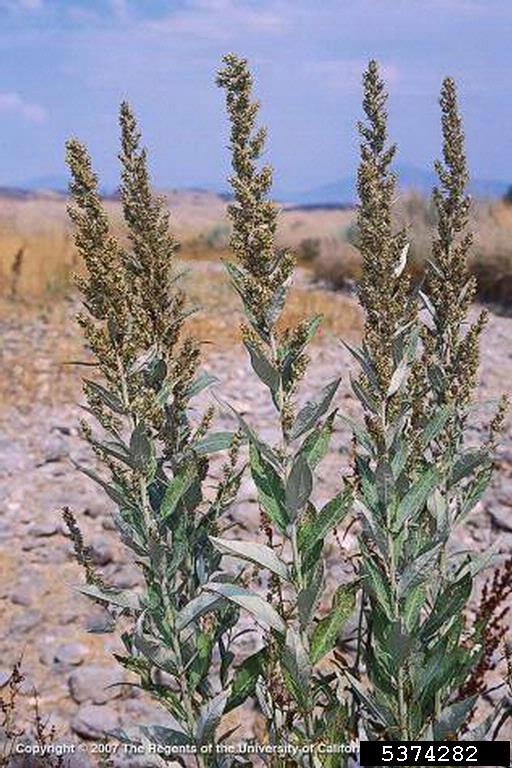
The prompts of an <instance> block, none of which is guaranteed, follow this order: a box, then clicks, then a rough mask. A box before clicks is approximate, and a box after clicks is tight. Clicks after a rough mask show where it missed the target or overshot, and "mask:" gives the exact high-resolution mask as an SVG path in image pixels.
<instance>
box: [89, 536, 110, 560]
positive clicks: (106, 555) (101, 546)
mask: <svg viewBox="0 0 512 768" xmlns="http://www.w3.org/2000/svg"><path fill="white" fill-rule="evenodd" d="M89 553H90V556H91V560H92V562H93V563H94V565H107V563H111V562H112V560H113V559H114V550H113V549H112V547H111V546H110V545H109V544H108V543H107V542H106V541H105V539H103V538H102V537H101V536H96V537H94V538H93V539H92V541H91V544H90V548H89Z"/></svg>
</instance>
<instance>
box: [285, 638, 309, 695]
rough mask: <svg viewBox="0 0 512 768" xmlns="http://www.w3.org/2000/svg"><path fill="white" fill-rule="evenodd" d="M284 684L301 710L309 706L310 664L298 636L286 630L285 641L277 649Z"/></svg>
mask: <svg viewBox="0 0 512 768" xmlns="http://www.w3.org/2000/svg"><path fill="white" fill-rule="evenodd" d="M279 650H280V653H279V657H280V661H281V667H282V669H283V673H284V679H285V684H286V686H287V688H288V690H289V691H290V693H291V694H292V696H293V698H294V699H295V701H296V702H297V703H298V704H299V706H300V707H301V709H308V708H309V706H310V702H309V696H310V689H311V662H310V660H309V657H308V654H307V652H306V649H305V648H304V644H303V642H302V640H301V638H300V636H299V635H298V634H297V633H296V632H293V630H290V629H289V630H288V632H287V633H286V639H285V642H284V643H283V644H281V645H280V647H279Z"/></svg>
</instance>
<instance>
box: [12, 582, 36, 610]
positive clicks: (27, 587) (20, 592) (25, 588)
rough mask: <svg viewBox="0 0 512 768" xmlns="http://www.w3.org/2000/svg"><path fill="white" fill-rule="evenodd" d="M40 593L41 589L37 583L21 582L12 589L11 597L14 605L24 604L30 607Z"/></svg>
mask: <svg viewBox="0 0 512 768" xmlns="http://www.w3.org/2000/svg"><path fill="white" fill-rule="evenodd" d="M38 594H39V590H38V589H37V586H36V584H34V583H30V582H21V583H20V584H18V586H16V587H14V589H13V590H12V591H11V593H10V594H9V599H10V601H11V603H14V605H23V606H24V607H25V608H28V606H29V605H32V603H33V602H34V600H35V599H36V598H37V596H38Z"/></svg>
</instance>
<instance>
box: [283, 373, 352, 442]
mask: <svg viewBox="0 0 512 768" xmlns="http://www.w3.org/2000/svg"><path fill="white" fill-rule="evenodd" d="M340 381H341V379H335V380H334V381H331V383H330V384H327V386H326V387H324V389H322V391H321V392H320V395H319V397H318V399H317V400H310V401H309V402H308V403H306V405H305V406H304V407H303V408H301V410H300V411H299V413H298V414H297V418H296V419H295V422H294V424H293V427H292V428H291V430H290V439H291V440H295V439H296V438H297V437H300V436H301V435H303V434H304V432H307V431H308V430H309V429H311V428H312V427H314V426H315V424H316V423H317V421H318V420H319V419H320V418H321V417H322V416H323V415H324V413H325V412H326V411H327V409H328V408H329V406H330V404H331V402H332V399H333V397H334V395H335V394H336V390H337V389H338V387H339V385H340Z"/></svg>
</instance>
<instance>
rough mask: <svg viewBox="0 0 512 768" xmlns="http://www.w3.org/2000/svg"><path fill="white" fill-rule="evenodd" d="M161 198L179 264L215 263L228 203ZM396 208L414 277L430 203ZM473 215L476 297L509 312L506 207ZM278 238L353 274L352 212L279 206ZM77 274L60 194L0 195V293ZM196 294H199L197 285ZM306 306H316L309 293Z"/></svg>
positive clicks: (39, 292)
mask: <svg viewBox="0 0 512 768" xmlns="http://www.w3.org/2000/svg"><path fill="white" fill-rule="evenodd" d="M166 196H167V199H168V202H169V207H170V210H171V212H172V222H173V228H174V231H175V233H176V236H177V238H178V240H179V242H180V244H181V257H182V258H183V259H185V260H190V261H197V260H200V261H201V262H204V261H212V262H220V261H221V259H222V258H224V257H226V256H228V253H229V252H228V241H229V227H228V225H227V221H226V202H225V201H224V200H223V199H222V198H221V197H220V196H218V195H215V194H213V193H209V192H203V191H179V192H170V193H167V195H166ZM107 208H108V210H109V213H110V216H111V221H112V226H113V229H114V231H115V232H116V233H117V234H119V235H120V236H121V237H122V230H121V229H120V222H121V210H120V203H119V202H117V201H115V200H109V201H108V202H107ZM397 211H398V213H397V216H398V219H399V221H400V222H401V223H402V224H404V226H406V227H407V229H408V230H409V232H410V241H411V249H410V263H411V268H412V269H413V271H414V272H415V273H416V274H418V275H419V274H421V272H422V270H423V268H424V265H425V263H426V260H427V259H428V258H429V250H430V242H431V234H432V230H433V226H434V219H433V214H432V210H431V207H430V204H429V203H428V201H426V200H425V199H424V198H422V197H420V196H419V195H416V194H414V193H409V194H408V195H405V196H403V197H402V198H401V199H400V200H399V201H398V205H397ZM472 218H473V230H474V232H475V239H474V246H473V255H472V261H471V264H472V269H473V271H474V273H475V274H476V276H477V278H478V282H479V298H480V299H481V300H483V301H487V302H491V303H495V304H497V305H499V306H500V308H501V309H508V308H509V307H510V306H511V304H512V206H511V205H507V204H505V203H503V202H498V201H495V202H475V203H474V205H473V209H472ZM279 241H280V244H281V245H282V246H283V247H289V248H292V249H294V250H295V251H296V252H297V254H298V257H299V261H300V262H301V263H302V265H303V266H304V267H305V268H307V269H309V270H311V271H312V274H313V276H314V277H315V278H317V279H318V280H319V281H321V282H322V283H324V284H328V285H329V286H330V287H333V288H338V289H344V288H346V287H349V286H350V285H351V284H352V283H353V281H354V280H356V279H357V277H358V274H359V258H358V253H357V250H356V249H355V248H354V247H353V246H354V244H355V243H356V242H357V231H356V229H355V225H354V211H352V210H350V209H347V210H333V209H325V210H323V209H309V210H308V209H297V208H287V207H284V209H283V213H282V215H281V218H280V224H279ZM79 269H80V264H79V263H78V262H77V258H76V254H75V251H74V247H73V243H72V236H71V232H70V227H69V223H68V219H67V214H66V200H65V199H64V198H63V197H62V196H59V195H55V194H46V195H38V196H36V195H34V196H29V197H26V198H10V197H1V196H0V296H2V297H4V298H6V297H8V298H9V297H10V298H15V299H17V300H20V301H22V302H25V303H26V302H28V303H31V304H32V303H34V302H36V303H41V302H43V303H45V304H46V303H47V300H48V299H50V300H51V299H53V298H55V297H58V296H62V295H66V293H68V292H69V291H68V289H69V286H70V278H71V275H72V273H73V272H74V271H76V270H79ZM196 272H197V270H196ZM199 282H200V278H199ZM198 290H199V292H200V293H201V290H200V286H199V288H198ZM222 290H223V288H222V280H217V281H216V291H215V294H214V296H213V298H212V296H211V292H210V291H208V292H207V295H203V296H202V297H201V299H202V302H204V301H206V305H208V304H209V303H211V301H214V302H216V303H218V306H219V307H220V308H221V309H223V310H225V311H226V312H227V311H229V306H230V304H229V299H228V300H227V301H228V303H227V304H225V303H224V299H225V297H223V299H222V302H221V301H218V295H219V291H220V292H222ZM227 294H229V292H227ZM308 301H309V304H310V306H311V308H312V309H314V307H313V306H312V302H314V301H315V299H314V297H313V295H312V294H311V293H309V295H308ZM213 308H214V309H217V307H213Z"/></svg>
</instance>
